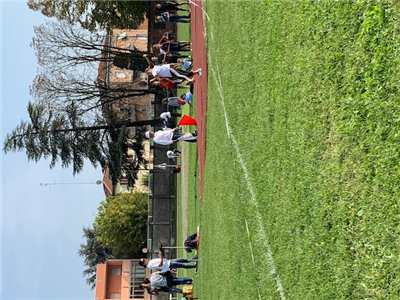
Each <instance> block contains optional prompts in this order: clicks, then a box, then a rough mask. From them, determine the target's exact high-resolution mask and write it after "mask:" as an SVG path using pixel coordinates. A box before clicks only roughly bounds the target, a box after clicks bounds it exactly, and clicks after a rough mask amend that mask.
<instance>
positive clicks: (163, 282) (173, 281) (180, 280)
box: [139, 251, 197, 295]
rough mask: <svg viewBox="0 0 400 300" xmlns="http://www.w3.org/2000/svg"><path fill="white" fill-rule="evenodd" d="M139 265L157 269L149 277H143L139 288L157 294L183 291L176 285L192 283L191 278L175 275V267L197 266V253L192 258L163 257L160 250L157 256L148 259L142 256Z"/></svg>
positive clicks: (187, 267) (191, 267)
mask: <svg viewBox="0 0 400 300" xmlns="http://www.w3.org/2000/svg"><path fill="white" fill-rule="evenodd" d="M191 262H195V264H189V263H191ZM139 265H141V266H143V267H145V268H149V269H151V270H159V271H157V272H153V273H152V274H151V275H150V278H145V279H144V280H143V282H142V284H140V285H139V287H140V288H142V289H146V290H147V292H148V293H149V294H151V295H158V293H159V292H166V293H183V291H182V289H180V288H176V287H175V286H177V285H184V284H192V281H193V279H192V278H188V277H177V276H176V271H175V270H176V269H178V268H183V269H194V268H197V255H195V256H194V257H193V258H176V259H165V258H164V255H163V253H162V251H160V252H159V253H158V258H155V259H152V260H148V259H146V258H142V259H140V261H139Z"/></svg>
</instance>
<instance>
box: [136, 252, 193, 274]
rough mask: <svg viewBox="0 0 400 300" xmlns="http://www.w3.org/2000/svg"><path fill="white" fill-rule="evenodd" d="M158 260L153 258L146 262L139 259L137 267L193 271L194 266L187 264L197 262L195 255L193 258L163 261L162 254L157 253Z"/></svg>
mask: <svg viewBox="0 0 400 300" xmlns="http://www.w3.org/2000/svg"><path fill="white" fill-rule="evenodd" d="M158 257H159V258H154V259H152V260H148V259H146V258H141V259H140V261H139V265H141V266H143V267H147V268H149V269H151V270H155V269H161V270H167V271H169V270H173V269H177V268H183V269H194V268H196V264H187V263H190V262H193V261H197V255H196V256H194V257H193V258H175V259H164V256H163V254H162V252H161V251H160V252H158Z"/></svg>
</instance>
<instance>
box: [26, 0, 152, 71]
mask: <svg viewBox="0 0 400 300" xmlns="http://www.w3.org/2000/svg"><path fill="white" fill-rule="evenodd" d="M66 2H67V1H66ZM34 32H35V37H33V38H32V43H31V46H32V47H33V48H34V50H35V54H36V56H37V59H38V63H39V65H40V66H41V67H43V68H45V69H46V70H48V69H51V68H53V69H56V70H59V69H64V68H67V67H70V66H77V65H82V64H87V63H89V62H100V61H104V62H111V63H112V62H113V61H114V60H115V59H116V57H118V58H121V57H123V58H124V59H137V60H138V61H140V62H141V63H142V64H145V63H146V60H145V59H144V58H143V55H144V54H149V52H146V51H139V50H138V49H137V48H136V47H131V46H129V47H127V45H126V40H125V39H118V38H117V37H113V36H112V35H111V34H105V33H104V32H100V33H98V32H97V33H91V32H89V31H88V30H86V29H84V28H82V27H81V26H76V25H72V24H69V23H67V22H65V21H61V22H54V21H47V22H46V23H45V24H42V25H40V26H35V27H34ZM137 70H139V69H137Z"/></svg>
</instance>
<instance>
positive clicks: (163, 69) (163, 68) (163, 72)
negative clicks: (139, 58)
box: [151, 65, 172, 77]
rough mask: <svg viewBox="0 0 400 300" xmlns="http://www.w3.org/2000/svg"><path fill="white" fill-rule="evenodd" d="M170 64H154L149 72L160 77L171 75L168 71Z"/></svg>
mask: <svg viewBox="0 0 400 300" xmlns="http://www.w3.org/2000/svg"><path fill="white" fill-rule="evenodd" d="M169 69H170V65H156V66H154V68H153V71H152V72H151V73H152V74H153V76H154V77H156V76H157V75H158V76H160V77H172V75H171V72H170V71H169Z"/></svg>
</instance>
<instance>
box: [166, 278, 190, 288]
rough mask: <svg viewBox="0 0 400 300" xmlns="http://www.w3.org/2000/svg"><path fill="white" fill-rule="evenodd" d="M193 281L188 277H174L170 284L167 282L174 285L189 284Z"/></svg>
mask: <svg viewBox="0 0 400 300" xmlns="http://www.w3.org/2000/svg"><path fill="white" fill-rule="evenodd" d="M192 281H193V279H192V278H189V277H174V278H172V280H171V284H170V283H169V282H168V284H170V286H174V285H181V284H191V283H192Z"/></svg>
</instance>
